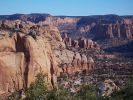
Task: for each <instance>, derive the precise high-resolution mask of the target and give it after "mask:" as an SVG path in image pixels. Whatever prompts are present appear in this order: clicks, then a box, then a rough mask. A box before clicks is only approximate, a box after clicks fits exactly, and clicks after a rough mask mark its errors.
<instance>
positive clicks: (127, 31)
mask: <svg viewBox="0 0 133 100" xmlns="http://www.w3.org/2000/svg"><path fill="white" fill-rule="evenodd" d="M132 31H133V25H132V24H106V25H103V24H101V25H96V26H95V38H96V39H110V38H125V39H132V38H133V32H132Z"/></svg>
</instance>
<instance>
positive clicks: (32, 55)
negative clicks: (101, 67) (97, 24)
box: [0, 21, 92, 94]
mask: <svg viewBox="0 0 133 100" xmlns="http://www.w3.org/2000/svg"><path fill="white" fill-rule="evenodd" d="M8 23H10V24H9V26H8V27H9V29H3V30H6V31H7V33H8V34H9V33H10V32H11V30H14V27H13V25H14V22H10V21H8ZM31 26H32V24H28V25H27V26H25V27H24V28H23V32H13V34H12V36H11V37H8V36H7V37H5V36H1V37H2V38H0V94H2V93H6V92H13V91H15V90H19V89H22V88H25V87H28V86H29V85H30V84H31V82H33V81H34V80H35V76H36V75H37V74H38V73H39V72H43V73H44V74H45V75H47V76H46V78H45V80H46V82H47V83H48V86H50V87H52V86H56V85H57V84H56V81H57V76H59V75H60V72H65V73H68V74H72V73H75V72H77V71H78V72H80V71H82V70H88V69H89V68H91V67H92V66H91V63H89V62H88V60H87V57H86V56H85V55H80V54H79V53H74V52H72V51H69V50H66V49H65V46H64V43H63V42H62V38H61V36H60V34H59V31H58V29H57V28H55V27H53V26H41V28H40V29H39V31H37V32H38V33H40V35H39V36H36V38H37V39H34V38H33V37H32V36H30V35H28V34H26V33H27V30H28V29H29V28H30V27H31ZM25 28H26V29H25ZM68 40H69V41H68V43H69V46H71V40H70V39H69V38H68ZM64 64H65V66H66V67H63V68H60V67H59V66H61V65H64Z"/></svg>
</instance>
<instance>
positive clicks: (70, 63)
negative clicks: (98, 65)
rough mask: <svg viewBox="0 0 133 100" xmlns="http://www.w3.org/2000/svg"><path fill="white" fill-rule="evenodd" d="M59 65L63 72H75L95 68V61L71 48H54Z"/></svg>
mask: <svg viewBox="0 0 133 100" xmlns="http://www.w3.org/2000/svg"><path fill="white" fill-rule="evenodd" d="M54 53H55V56H56V60H57V62H58V65H59V66H60V68H61V69H62V70H61V72H63V73H67V74H74V73H75V72H81V71H84V70H86V71H91V70H93V69H94V61H92V60H93V59H92V58H91V60H90V58H89V59H88V58H87V57H86V55H84V54H82V55H80V54H79V53H78V52H75V53H74V52H72V51H69V50H61V51H59V50H54Z"/></svg>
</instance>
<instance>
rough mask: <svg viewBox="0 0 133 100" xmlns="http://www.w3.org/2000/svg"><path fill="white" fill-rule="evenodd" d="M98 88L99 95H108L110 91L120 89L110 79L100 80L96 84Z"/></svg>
mask: <svg viewBox="0 0 133 100" xmlns="http://www.w3.org/2000/svg"><path fill="white" fill-rule="evenodd" d="M98 88H99V90H100V92H99V94H100V95H101V96H110V95H111V93H113V92H115V91H118V90H120V88H119V87H118V86H116V84H115V83H114V82H113V81H112V80H110V79H108V80H105V81H104V82H100V83H99V84H98Z"/></svg>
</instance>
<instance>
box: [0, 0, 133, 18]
mask: <svg viewBox="0 0 133 100" xmlns="http://www.w3.org/2000/svg"><path fill="white" fill-rule="evenodd" d="M15 13H24V14H28V13H49V14H51V15H68V16H86V15H105V14H118V15H133V0H0V15H5V14H6V15H7V14H15Z"/></svg>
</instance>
